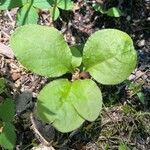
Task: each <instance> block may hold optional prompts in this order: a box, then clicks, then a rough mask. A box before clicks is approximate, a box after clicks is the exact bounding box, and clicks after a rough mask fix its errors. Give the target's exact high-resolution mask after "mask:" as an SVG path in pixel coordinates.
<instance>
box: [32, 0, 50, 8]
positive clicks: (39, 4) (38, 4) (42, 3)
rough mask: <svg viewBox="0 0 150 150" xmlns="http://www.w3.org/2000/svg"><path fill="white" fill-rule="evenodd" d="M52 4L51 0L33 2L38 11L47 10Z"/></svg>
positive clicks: (35, 0)
mask: <svg viewBox="0 0 150 150" xmlns="http://www.w3.org/2000/svg"><path fill="white" fill-rule="evenodd" d="M52 4H53V0H34V1H33V6H34V7H36V8H40V9H49V8H50V7H51V5H52Z"/></svg>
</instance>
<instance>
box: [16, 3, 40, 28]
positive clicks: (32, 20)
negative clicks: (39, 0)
mask: <svg viewBox="0 0 150 150" xmlns="http://www.w3.org/2000/svg"><path fill="white" fill-rule="evenodd" d="M38 17H39V16H38V13H37V11H36V9H35V8H34V7H33V6H31V5H30V4H29V3H27V4H26V5H24V6H23V7H22V8H20V9H19V11H18V13H17V25H18V26H21V25H25V24H36V23H37V21H38Z"/></svg>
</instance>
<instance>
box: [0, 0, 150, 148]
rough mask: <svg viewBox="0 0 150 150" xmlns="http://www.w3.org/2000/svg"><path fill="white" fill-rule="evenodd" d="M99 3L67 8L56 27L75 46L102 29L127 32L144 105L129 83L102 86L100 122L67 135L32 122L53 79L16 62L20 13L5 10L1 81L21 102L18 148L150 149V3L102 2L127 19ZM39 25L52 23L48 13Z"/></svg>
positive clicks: (0, 20) (0, 32)
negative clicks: (12, 44)
mask: <svg viewBox="0 0 150 150" xmlns="http://www.w3.org/2000/svg"><path fill="white" fill-rule="evenodd" d="M97 1H98V0H97ZM100 1H101V0H100ZM94 2H95V1H94V0H93V1H90V0H89V1H88V0H87V1H84V0H74V10H73V11H69V12H67V11H63V10H61V16H60V18H59V19H57V20H56V21H55V22H54V24H53V25H54V26H55V27H56V28H57V29H58V30H60V31H61V32H62V33H63V34H64V37H65V40H66V41H67V42H68V44H69V45H74V44H83V43H85V42H86V40H87V38H88V37H89V36H90V35H91V34H92V33H93V32H95V31H97V30H99V29H104V28H115V29H120V30H122V31H125V32H127V33H128V34H129V35H130V36H131V37H132V39H133V40H134V46H135V49H136V51H137V54H138V63H137V67H136V69H135V71H134V72H133V73H132V74H131V76H130V77H129V80H130V81H131V82H132V83H133V84H134V85H138V87H139V88H140V90H141V92H142V93H143V94H144V103H142V102H141V101H140V100H139V97H138V96H137V95H136V94H133V89H130V88H129V86H128V83H127V81H125V82H123V83H121V84H119V85H115V86H102V85H100V86H101V88H102V92H103V101H104V106H103V110H102V114H101V116H100V117H99V118H98V119H97V120H96V121H95V122H92V123H90V122H85V123H84V124H83V126H82V127H81V128H80V129H78V130H76V131H73V132H71V133H67V134H62V133H60V132H58V131H56V130H55V129H54V128H53V127H52V126H50V125H48V124H44V123H42V122H41V121H39V120H37V119H36V118H34V117H33V118H32V117H31V116H30V114H31V112H32V111H33V110H34V106H35V103H36V96H37V94H38V93H39V91H40V89H41V88H42V87H43V86H44V85H45V83H47V82H50V80H51V79H49V78H45V77H41V76H39V75H36V74H33V73H31V72H29V71H27V70H25V69H24V68H23V67H22V66H21V65H20V64H19V62H18V61H17V60H16V59H15V56H14V55H13V53H12V51H11V49H10V48H9V39H10V35H11V34H12V33H13V31H14V30H15V28H16V12H17V9H13V10H9V11H2V12H1V13H0V77H5V78H6V80H7V83H8V93H9V94H10V95H11V96H12V97H13V98H14V100H15V103H16V116H15V121H14V123H15V126H16V133H17V144H16V148H15V149H16V150H28V149H32V148H33V147H35V146H37V145H39V144H43V143H44V142H43V139H44V141H46V142H48V143H51V144H52V146H53V147H54V148H55V149H56V150H117V149H118V146H119V145H120V144H121V143H124V144H125V145H127V146H128V148H130V149H131V150H133V149H134V150H136V149H137V150H150V1H149V0H120V1H116V0H105V1H101V2H103V3H104V5H105V7H106V8H110V7H113V6H118V7H119V8H120V9H121V10H123V16H121V17H119V18H114V17H109V16H107V15H105V14H101V13H98V12H95V10H94V9H93V7H92V3H94ZM38 23H39V24H41V25H46V26H50V25H52V22H51V19H50V15H49V13H48V11H46V10H45V11H41V12H40V15H39V22H38ZM3 44H4V45H3ZM33 124H35V126H33ZM35 128H36V129H37V130H38V131H39V133H40V134H41V136H42V138H41V137H40V136H39V135H38V133H37V132H36V131H35Z"/></svg>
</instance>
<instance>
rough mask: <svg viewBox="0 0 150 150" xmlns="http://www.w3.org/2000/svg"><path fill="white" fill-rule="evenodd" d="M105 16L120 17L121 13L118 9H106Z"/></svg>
mask: <svg viewBox="0 0 150 150" xmlns="http://www.w3.org/2000/svg"><path fill="white" fill-rule="evenodd" d="M106 14H107V15H108V16H111V17H120V16H121V14H122V12H121V10H120V9H119V8H117V7H112V8H110V9H108V11H106Z"/></svg>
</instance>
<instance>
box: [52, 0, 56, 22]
mask: <svg viewBox="0 0 150 150" xmlns="http://www.w3.org/2000/svg"><path fill="white" fill-rule="evenodd" d="M56 7H57V0H55V2H54V6H53V12H52V13H53V14H52V21H53V22H54V20H55V11H56Z"/></svg>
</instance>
